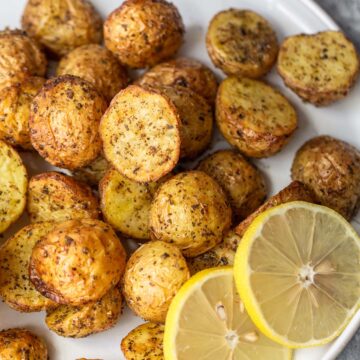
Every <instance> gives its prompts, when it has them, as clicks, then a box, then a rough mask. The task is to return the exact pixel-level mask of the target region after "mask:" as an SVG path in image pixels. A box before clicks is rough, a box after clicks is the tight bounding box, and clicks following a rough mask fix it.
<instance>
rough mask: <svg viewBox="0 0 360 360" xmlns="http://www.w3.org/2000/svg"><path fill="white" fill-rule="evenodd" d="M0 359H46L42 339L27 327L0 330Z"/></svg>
mask: <svg viewBox="0 0 360 360" xmlns="http://www.w3.org/2000/svg"><path fill="white" fill-rule="evenodd" d="M0 359H1V360H23V359H26V360H48V350H47V347H46V345H45V343H44V341H43V340H42V339H41V338H39V337H38V336H36V335H35V334H33V333H32V332H30V331H29V330H27V329H22V328H13V329H7V330H1V331H0Z"/></svg>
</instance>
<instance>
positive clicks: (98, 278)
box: [29, 219, 126, 306]
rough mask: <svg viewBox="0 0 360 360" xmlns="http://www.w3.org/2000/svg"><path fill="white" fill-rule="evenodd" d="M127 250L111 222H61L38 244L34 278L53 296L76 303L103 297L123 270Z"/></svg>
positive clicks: (33, 258)
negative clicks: (110, 224)
mask: <svg viewBox="0 0 360 360" xmlns="http://www.w3.org/2000/svg"><path fill="white" fill-rule="evenodd" d="M125 261H126V253H125V250H124V248H123V246H122V244H121V242H120V240H119V239H118V237H117V236H116V234H115V232H114V231H113V230H112V228H111V227H110V226H109V225H108V224H105V223H103V222H102V221H99V220H94V219H79V220H70V221H66V222H63V223H60V224H58V225H57V226H56V227H55V228H54V229H53V231H51V232H50V233H48V234H47V235H46V236H44V237H43V238H42V239H41V240H40V241H39V242H38V243H37V244H36V245H35V247H34V249H33V251H32V255H31V259H30V266H29V271H30V280H31V281H32V282H33V284H34V285H35V287H36V289H37V290H38V291H39V292H40V293H41V294H43V295H44V296H46V297H48V298H49V299H51V300H53V301H55V302H57V303H59V304H68V305H73V306H79V305H84V304H86V303H89V302H94V301H97V300H99V299H101V298H102V297H103V296H104V295H105V294H106V293H107V292H108V291H109V290H110V289H111V288H112V287H113V286H115V285H116V284H117V283H118V282H119V281H120V278H121V276H122V274H123V271H124V268H125Z"/></svg>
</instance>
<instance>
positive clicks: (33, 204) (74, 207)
mask: <svg viewBox="0 0 360 360" xmlns="http://www.w3.org/2000/svg"><path fill="white" fill-rule="evenodd" d="M27 211H28V213H29V216H30V221H31V222H39V221H56V222H62V221H66V220H73V219H86V218H91V219H97V218H98V217H99V214H100V208H99V203H98V200H97V198H96V197H95V195H94V194H93V193H92V191H91V189H90V188H89V187H88V186H87V185H85V184H82V183H80V182H78V181H76V180H75V179H74V178H72V177H71V176H67V175H64V174H61V173H58V172H55V171H51V172H47V173H42V174H38V175H35V176H33V177H32V178H31V179H30V181H29V188H28V194H27Z"/></svg>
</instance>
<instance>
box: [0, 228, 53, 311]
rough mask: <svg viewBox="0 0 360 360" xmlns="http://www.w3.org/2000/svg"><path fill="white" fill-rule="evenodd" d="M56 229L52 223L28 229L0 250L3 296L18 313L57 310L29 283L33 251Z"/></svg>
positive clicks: (1, 294)
mask: <svg viewBox="0 0 360 360" xmlns="http://www.w3.org/2000/svg"><path fill="white" fill-rule="evenodd" d="M53 228H54V224H53V223H51V222H44V223H38V224H31V225H28V226H25V227H24V228H22V229H21V230H20V231H18V232H17V233H16V234H15V235H14V236H13V237H11V238H10V239H8V240H7V241H6V242H5V243H4V244H3V245H2V246H1V247H0V296H1V297H2V299H3V300H4V301H5V303H6V304H8V305H9V306H10V307H12V308H13V309H15V310H17V311H22V312H33V311H41V310H44V309H49V308H52V307H54V306H56V304H55V303H54V302H52V301H51V300H49V299H48V298H46V297H44V296H42V295H41V294H40V293H39V292H38V291H37V290H36V289H35V287H34V285H33V284H32V283H31V282H30V279H29V262H30V256H31V253H32V250H33V247H34V246H35V244H36V243H37V242H38V241H39V240H40V239H41V238H42V237H43V236H45V235H46V234H48V233H49V232H50V231H51V230H52V229H53Z"/></svg>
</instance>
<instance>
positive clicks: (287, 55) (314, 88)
mask: <svg viewBox="0 0 360 360" xmlns="http://www.w3.org/2000/svg"><path fill="white" fill-rule="evenodd" d="M277 68H278V72H279V74H280V76H281V77H282V78H283V80H284V82H285V84H286V85H287V86H288V87H289V88H290V89H291V90H293V91H294V92H295V93H296V94H297V95H298V96H300V97H301V98H302V99H303V100H305V101H309V102H310V103H313V104H315V105H318V106H321V105H328V104H330V103H332V102H334V101H336V100H339V99H342V98H343V97H344V96H346V95H347V94H348V92H349V90H350V89H351V87H352V86H353V84H354V83H355V80H356V78H357V75H358V73H359V57H358V54H357V52H356V49H355V46H354V45H353V44H352V43H351V42H350V41H349V40H348V39H347V38H346V37H345V35H344V34H343V33H342V32H340V31H323V32H319V33H317V34H310V35H308V34H300V35H294V36H289V37H287V38H286V39H285V40H284V42H283V43H282V44H281V47H280V51H279V59H278V65H277Z"/></svg>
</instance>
